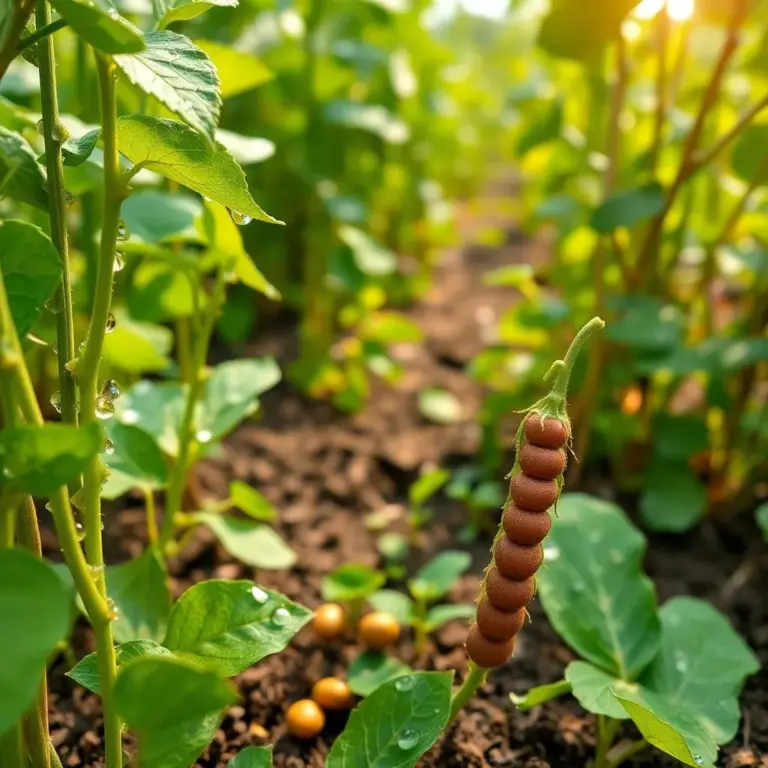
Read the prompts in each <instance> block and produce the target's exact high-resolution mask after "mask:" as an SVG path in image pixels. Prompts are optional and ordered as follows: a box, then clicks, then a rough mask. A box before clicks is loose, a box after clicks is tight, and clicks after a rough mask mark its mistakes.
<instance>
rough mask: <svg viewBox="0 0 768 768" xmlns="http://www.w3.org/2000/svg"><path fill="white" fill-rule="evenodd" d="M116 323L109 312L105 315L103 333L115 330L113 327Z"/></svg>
mask: <svg viewBox="0 0 768 768" xmlns="http://www.w3.org/2000/svg"><path fill="white" fill-rule="evenodd" d="M116 324H117V323H116V322H115V316H114V315H113V314H112V313H111V312H110V313H109V314H108V315H107V327H106V328H105V329H104V332H105V333H112V331H114V330H115V325H116Z"/></svg>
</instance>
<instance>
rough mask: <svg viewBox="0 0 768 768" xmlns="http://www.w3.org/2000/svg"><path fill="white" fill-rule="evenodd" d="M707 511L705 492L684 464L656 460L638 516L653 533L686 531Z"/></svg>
mask: <svg viewBox="0 0 768 768" xmlns="http://www.w3.org/2000/svg"><path fill="white" fill-rule="evenodd" d="M706 508H707V488H706V486H705V485H704V483H702V482H701V480H699V478H698V477H696V475H694V473H693V471H692V470H691V468H690V466H689V465H688V462H686V461H671V460H669V459H667V458H664V457H661V456H659V457H657V458H655V459H654V460H653V462H652V463H651V466H650V468H649V470H648V474H647V476H646V478H645V483H644V485H643V492H642V495H641V496H640V514H641V515H642V517H643V521H644V522H645V523H646V524H647V525H648V527H649V528H651V529H652V530H654V531H675V532H681V531H687V530H689V529H690V528H692V527H693V526H694V525H695V524H696V523H697V522H698V521H699V520H700V519H701V517H702V515H703V514H704V512H705V511H706Z"/></svg>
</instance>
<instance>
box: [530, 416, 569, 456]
mask: <svg viewBox="0 0 768 768" xmlns="http://www.w3.org/2000/svg"><path fill="white" fill-rule="evenodd" d="M524 429H525V439H526V440H527V441H528V442H529V443H531V445H535V446H537V447H539V448H562V447H563V446H564V445H565V443H566V442H567V440H568V429H567V428H566V426H565V424H563V422H562V421H558V420H557V419H543V420H542V419H541V418H540V417H539V415H538V414H536V413H532V414H531V415H530V416H529V417H528V418H527V419H526V420H525V427H524Z"/></svg>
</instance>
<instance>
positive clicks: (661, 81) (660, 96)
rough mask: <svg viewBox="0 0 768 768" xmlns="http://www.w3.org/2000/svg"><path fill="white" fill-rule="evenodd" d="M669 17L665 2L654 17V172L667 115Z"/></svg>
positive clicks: (652, 156) (652, 151) (652, 155)
mask: <svg viewBox="0 0 768 768" xmlns="http://www.w3.org/2000/svg"><path fill="white" fill-rule="evenodd" d="M669 27H670V19H669V13H668V12H667V6H666V4H665V5H664V6H663V7H662V8H661V10H660V11H659V13H658V15H657V17H656V53H657V57H658V70H657V71H656V111H655V113H654V121H653V142H652V144H651V160H650V165H651V172H652V173H654V174H655V173H656V166H657V165H658V160H659V153H660V151H661V146H662V142H663V140H664V124H665V122H666V117H667V66H668V61H667V60H668V58H669Z"/></svg>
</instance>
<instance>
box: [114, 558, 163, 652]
mask: <svg viewBox="0 0 768 768" xmlns="http://www.w3.org/2000/svg"><path fill="white" fill-rule="evenodd" d="M166 580H167V574H166V571H165V566H164V564H163V562H162V561H161V560H160V558H159V557H158V555H157V552H155V550H154V549H152V548H147V549H145V550H144V553H143V554H142V555H141V556H140V557H137V558H136V559H135V560H130V561H129V562H127V563H125V564H124V565H113V566H110V567H109V568H107V594H108V595H109V597H110V599H111V600H112V601H113V603H114V604H115V611H116V613H117V616H118V618H117V619H116V620H115V621H113V622H112V633H113V635H114V637H115V640H117V642H119V643H126V642H128V641H129V640H155V641H157V642H159V641H160V640H162V638H163V636H164V634H165V628H166V626H167V624H168V614H169V613H170V611H171V594H170V592H169V591H168V585H167V583H166Z"/></svg>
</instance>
